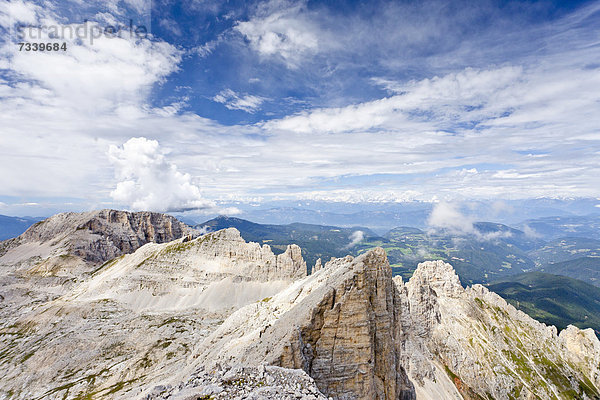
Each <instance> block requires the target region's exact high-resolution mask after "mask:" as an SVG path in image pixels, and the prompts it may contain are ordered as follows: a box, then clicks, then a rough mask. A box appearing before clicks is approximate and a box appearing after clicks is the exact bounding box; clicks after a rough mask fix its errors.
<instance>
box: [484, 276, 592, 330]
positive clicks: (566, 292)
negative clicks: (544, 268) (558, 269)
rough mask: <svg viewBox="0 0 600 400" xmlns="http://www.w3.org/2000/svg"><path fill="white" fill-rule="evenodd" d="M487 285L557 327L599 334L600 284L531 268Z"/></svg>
mask: <svg viewBox="0 0 600 400" xmlns="http://www.w3.org/2000/svg"><path fill="white" fill-rule="evenodd" d="M489 289H490V290H492V291H494V292H496V293H498V294H499V295H500V296H502V297H504V298H505V299H506V300H507V301H508V302H510V303H511V304H512V305H514V306H515V307H516V308H518V309H520V310H522V311H524V312H525V313H527V314H529V315H530V316H531V317H532V318H535V319H537V320H538V321H541V322H544V323H545V324H548V325H555V326H556V327H557V328H558V329H559V330H562V329H564V328H566V327H567V325H569V324H572V325H575V326H577V327H579V328H592V329H594V331H595V332H596V334H600V288H597V287H595V286H592V285H590V284H587V283H585V282H582V281H579V280H576V279H572V278H568V277H565V276H559V275H551V274H546V273H542V272H530V273H525V274H520V275H516V276H511V277H508V278H505V279H503V280H501V281H497V282H494V283H492V284H490V285H489Z"/></svg>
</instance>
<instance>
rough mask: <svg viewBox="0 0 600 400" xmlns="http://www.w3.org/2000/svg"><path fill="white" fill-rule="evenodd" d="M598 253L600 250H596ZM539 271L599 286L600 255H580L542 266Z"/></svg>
mask: <svg viewBox="0 0 600 400" xmlns="http://www.w3.org/2000/svg"><path fill="white" fill-rule="evenodd" d="M598 252H599V253H600V250H598ZM541 271H544V272H546V273H549V274H555V275H563V276H568V277H570V278H575V279H579V280H582V281H584V282H587V283H589V284H591V285H594V286H600V257H581V258H576V259H574V260H568V261H562V262H557V263H553V264H548V265H546V266H544V267H543V268H542V269H541Z"/></svg>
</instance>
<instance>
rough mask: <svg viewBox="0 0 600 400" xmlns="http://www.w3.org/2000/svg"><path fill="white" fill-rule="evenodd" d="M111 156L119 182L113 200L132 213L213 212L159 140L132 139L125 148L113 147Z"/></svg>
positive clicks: (113, 193)
mask: <svg viewBox="0 0 600 400" xmlns="http://www.w3.org/2000/svg"><path fill="white" fill-rule="evenodd" d="M108 156H109V160H110V162H111V164H113V165H114V166H115V172H116V177H117V179H118V180H119V183H117V187H116V188H115V190H113V191H112V192H111V197H112V198H113V199H114V200H115V202H117V203H119V204H124V205H126V206H127V207H128V208H130V209H132V210H151V211H161V212H169V211H187V210H196V209H207V208H208V209H212V208H214V207H215V204H214V203H213V202H212V201H209V200H206V199H204V198H203V197H202V194H201V191H200V188H199V187H198V186H196V185H195V184H194V183H192V178H191V176H190V175H189V174H184V173H181V172H179V171H178V170H177V166H176V165H175V164H172V163H171V162H169V161H168V160H167V158H166V155H165V153H164V152H163V151H162V150H161V149H160V148H159V144H158V142H157V141H155V140H148V139H146V138H143V137H139V138H131V139H129V140H128V141H127V142H126V143H125V144H123V146H121V147H117V146H110V149H109V151H108Z"/></svg>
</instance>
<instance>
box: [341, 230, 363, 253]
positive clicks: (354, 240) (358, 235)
mask: <svg viewBox="0 0 600 400" xmlns="http://www.w3.org/2000/svg"><path fill="white" fill-rule="evenodd" d="M364 238H365V233H364V232H363V231H354V232H352V235H350V237H349V238H348V239H350V243H348V244H347V245H346V246H344V249H349V248H352V247H354V246H356V245H357V244H359V243H360V242H362V240H363V239H364Z"/></svg>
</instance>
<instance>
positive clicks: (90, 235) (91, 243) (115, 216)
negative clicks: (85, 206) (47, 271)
mask: <svg viewBox="0 0 600 400" xmlns="http://www.w3.org/2000/svg"><path fill="white" fill-rule="evenodd" d="M193 232H194V231H193V229H191V228H189V227H188V226H187V225H185V224H184V223H183V222H180V221H178V220H177V219H176V218H174V217H171V216H169V215H166V214H159V213H152V212H146V211H143V212H135V213H132V212H127V211H116V210H100V211H92V212H86V213H63V214H57V215H55V216H53V217H50V218H48V219H46V220H44V221H40V222H38V223H36V224H35V225H33V226H32V227H30V228H29V229H28V230H27V231H25V232H24V233H23V234H22V235H21V236H19V237H17V238H15V239H11V240H9V241H6V242H4V243H3V246H2V247H1V248H0V256H4V257H2V258H5V257H6V256H7V253H9V252H11V250H12V251H13V253H15V252H16V250H17V247H19V246H24V245H37V246H38V247H39V249H38V250H39V251H38V254H36V253H35V246H30V247H32V248H31V252H29V253H28V252H23V253H22V254H19V255H20V257H18V256H19V255H16V256H17V257H12V258H8V259H9V260H10V261H11V262H13V263H14V262H15V261H24V260H26V259H27V258H26V257H27V256H29V257H35V256H37V257H41V258H45V257H44V255H45V254H44V251H43V250H44V249H45V250H48V251H49V254H48V255H50V256H52V255H58V254H70V255H73V256H77V257H80V258H81V259H82V260H84V261H85V262H88V263H93V264H101V263H103V262H105V261H107V260H110V259H112V258H115V257H118V256H120V255H122V254H127V253H132V252H134V251H135V250H137V249H138V248H140V247H141V246H143V245H144V244H146V243H150V242H154V243H165V242H170V241H172V240H175V239H178V238H180V237H182V236H185V235H188V234H192V233H193ZM2 258H0V263H1V262H2V261H3V260H2Z"/></svg>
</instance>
